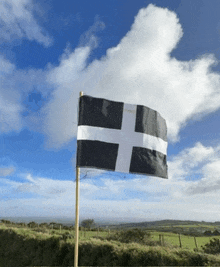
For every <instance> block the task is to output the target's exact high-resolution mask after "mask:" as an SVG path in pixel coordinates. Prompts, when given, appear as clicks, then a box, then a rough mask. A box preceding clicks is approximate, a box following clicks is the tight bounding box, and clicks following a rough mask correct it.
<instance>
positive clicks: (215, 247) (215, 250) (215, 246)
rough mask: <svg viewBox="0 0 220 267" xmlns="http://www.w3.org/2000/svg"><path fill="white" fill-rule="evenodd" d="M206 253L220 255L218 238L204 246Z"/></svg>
mask: <svg viewBox="0 0 220 267" xmlns="http://www.w3.org/2000/svg"><path fill="white" fill-rule="evenodd" d="M202 249H203V251H204V252H205V253H209V254H219V253H220V240H219V239H218V238H213V239H211V240H210V242H209V243H207V244H205V245H204V246H202Z"/></svg>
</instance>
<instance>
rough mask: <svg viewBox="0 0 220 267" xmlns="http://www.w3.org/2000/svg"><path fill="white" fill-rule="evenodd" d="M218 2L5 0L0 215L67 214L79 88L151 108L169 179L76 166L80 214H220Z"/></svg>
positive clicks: (0, 59) (0, 20)
mask: <svg viewBox="0 0 220 267" xmlns="http://www.w3.org/2000/svg"><path fill="white" fill-rule="evenodd" d="M219 10H220V3H219V1H218V0H182V1H181V0H176V1H171V0H170V1H168V0H163V1H162V0H157V1H156V0H155V1H148V0H136V1H130V0H129V1H128V0H126V1H125V0H117V1H116V0H111V1H110V0H106V1H101V0H93V1H90V0H82V1H70V0H65V1H60V0H53V1H52V0H50V1H43V0H39V1H34V0H0V26H1V28H0V40H1V41H0V81H1V82H0V130H1V131H0V132H1V134H0V202H1V203H0V217H9V216H19V217H22V216H38V217H41V216H49V217H62V218H74V215H75V206H74V205H75V158H76V155H75V151H76V130H77V102H78V96H79V92H80V91H84V92H85V94H88V95H91V96H95V97H104V98H108V99H111V100H115V101H124V102H126V103H133V104H142V105H146V106H149V107H150V108H153V109H156V110H157V111H159V112H160V114H161V115H162V116H163V117H164V118H165V119H166V121H167V126H168V140H169V146H168V175H169V179H168V180H164V179H161V178H157V177H147V176H140V175H127V174H119V173H112V172H103V171H98V170H90V169H83V170H82V171H81V183H80V190H81V191H80V219H85V218H94V219H95V220H96V221H100V220H103V221H106V220H112V221H148V220H158V219H183V220H184V219H187V220H205V221H218V220H220V212H219V211H220V208H219V207H220V200H219V190H220V174H219V173H220V144H219V140H220V131H219V130H220V123H219V121H220V110H219V108H220V74H219V71H220V64H219V59H220V45H219V44H220V19H219Z"/></svg>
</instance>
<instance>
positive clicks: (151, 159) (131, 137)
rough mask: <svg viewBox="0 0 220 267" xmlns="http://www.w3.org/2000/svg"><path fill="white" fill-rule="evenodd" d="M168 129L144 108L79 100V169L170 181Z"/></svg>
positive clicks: (151, 111) (117, 103)
mask: <svg viewBox="0 0 220 267" xmlns="http://www.w3.org/2000/svg"><path fill="white" fill-rule="evenodd" d="M167 145H168V143H167V127H166V121H165V120H164V119H163V118H162V117H161V116H160V114H159V113H158V112H157V111H155V110H153V109H150V108H148V107H145V106H142V105H132V104H125V103H123V102H116V101H110V100H107V99H102V98H94V97H91V96H87V95H83V96H81V97H80V99H79V114H78V131H77V160H76V165H77V166H78V167H88V168H98V169H104V170H110V171H117V172H123V173H136V174H145V175H153V176H158V177H162V178H168V175H167V160H166V157H167V156H166V155H167Z"/></svg>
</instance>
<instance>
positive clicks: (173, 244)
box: [0, 223, 220, 267]
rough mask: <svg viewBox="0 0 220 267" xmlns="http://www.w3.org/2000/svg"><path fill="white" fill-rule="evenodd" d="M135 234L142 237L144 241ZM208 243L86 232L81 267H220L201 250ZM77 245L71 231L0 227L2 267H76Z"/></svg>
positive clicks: (159, 234) (154, 234)
mask: <svg viewBox="0 0 220 267" xmlns="http://www.w3.org/2000/svg"><path fill="white" fill-rule="evenodd" d="M35 226H36V225H35ZM129 231H130V232H129ZM123 233H124V234H123ZM128 233H129V235H128ZM134 233H136V236H134ZM137 233H139V234H140V233H141V234H143V233H144V236H145V238H144V239H141V238H139V237H140V235H139V236H138V235H137ZM125 234H126V235H127V236H126V238H125ZM215 238H220V236H219V237H218V236H215ZM210 239H212V237H206V236H197V237H193V236H187V235H183V234H181V235H179V234H176V233H171V232H164V231H159V230H150V231H149V229H142V230H140V231H139V230H138V229H137V228H136V230H134V229H127V230H123V229H121V230H118V229H111V230H108V231H106V230H105V229H102V228H100V229H98V228H96V229H93V231H88V230H87V229H83V230H81V231H80V235H79V266H80V265H81V266H177V265H181V266H212V265H213V266H220V254H217V255H210V254H206V253H204V251H203V250H202V246H204V245H205V244H206V243H208V242H209V241H210ZM180 242H181V243H180ZM195 242H196V244H197V247H196V244H195ZM74 243H75V241H74V229H73V228H72V227H71V228H69V229H62V227H60V228H57V229H54V228H53V227H52V228H51V225H50V227H40V226H37V227H33V228H30V227H27V225H23V226H22V225H16V224H5V223H1V224H0V266H2V267H3V266H26V265H29V266H30V265H35V266H42V265H43V266H72V265H73V259H74ZM180 245H181V247H180Z"/></svg>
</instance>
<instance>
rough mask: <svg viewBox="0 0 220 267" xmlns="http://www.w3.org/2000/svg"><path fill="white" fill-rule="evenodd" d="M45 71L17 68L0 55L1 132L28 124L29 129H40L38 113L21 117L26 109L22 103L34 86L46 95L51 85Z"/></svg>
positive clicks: (19, 128) (17, 128) (17, 129)
mask: <svg viewBox="0 0 220 267" xmlns="http://www.w3.org/2000/svg"><path fill="white" fill-rule="evenodd" d="M46 73H47V71H46V70H45V71H43V70H36V69H29V70H19V69H17V68H16V66H15V65H14V64H13V63H11V62H10V61H9V60H7V59H6V58H5V57H3V56H2V55H0V80H1V87H0V113H1V115H0V129H1V132H5V133H7V132H11V131H17V132H19V131H21V129H22V128H23V126H26V125H28V126H29V128H30V130H39V131H40V130H42V129H41V125H42V120H41V118H40V116H39V115H40V114H37V115H33V114H31V113H30V116H28V117H26V118H22V113H23V112H24V111H27V107H25V106H24V105H23V103H22V100H24V99H25V98H26V97H28V94H29V92H31V91H33V90H34V88H37V90H38V91H39V92H40V93H41V94H42V96H43V97H47V95H48V93H49V92H50V91H51V87H50V86H47V85H48V84H47V82H46Z"/></svg>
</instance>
